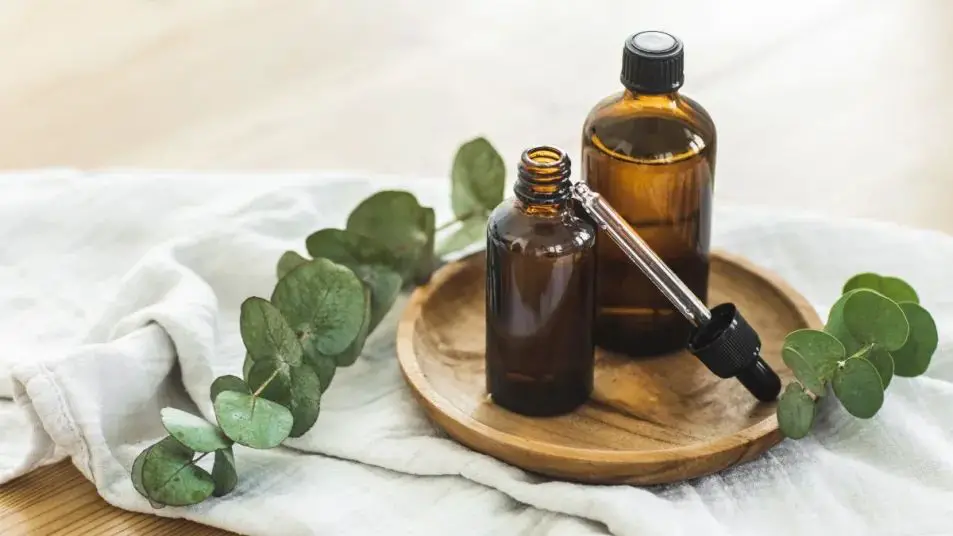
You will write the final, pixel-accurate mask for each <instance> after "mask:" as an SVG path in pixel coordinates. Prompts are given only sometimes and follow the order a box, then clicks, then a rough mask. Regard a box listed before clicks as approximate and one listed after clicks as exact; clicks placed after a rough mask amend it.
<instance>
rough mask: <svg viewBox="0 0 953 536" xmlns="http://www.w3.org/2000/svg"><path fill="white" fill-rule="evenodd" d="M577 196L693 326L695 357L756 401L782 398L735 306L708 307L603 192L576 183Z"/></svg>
mask: <svg viewBox="0 0 953 536" xmlns="http://www.w3.org/2000/svg"><path fill="white" fill-rule="evenodd" d="M573 196H574V198H575V200H576V201H577V202H578V203H579V205H577V206H578V207H581V208H582V209H584V210H585V212H586V213H587V214H588V215H589V216H591V217H592V219H593V220H594V221H595V222H596V223H598V224H599V227H600V228H601V229H602V230H603V231H605V233H606V234H607V235H609V238H611V239H612V241H613V242H615V243H616V244H617V245H618V246H619V248H620V249H621V250H622V252H623V253H625V256H626V257H628V258H629V260H631V261H632V263H633V264H635V265H636V266H638V267H639V270H641V271H642V273H643V274H645V276H646V277H648V278H649V280H650V281H651V282H652V284H654V285H655V286H656V288H658V289H659V291H661V292H662V294H663V295H664V296H665V298H666V299H668V300H669V301H670V302H671V303H672V305H674V306H675V307H677V308H678V311H679V312H680V313H682V315H683V316H684V317H685V318H686V319H687V320H688V321H689V322H690V323H691V324H692V326H694V330H693V331H692V335H691V338H690V339H689V341H688V349H689V351H691V352H692V353H693V354H695V357H697V358H698V359H700V360H701V362H702V363H704V364H705V366H706V367H708V369H709V370H711V371H712V372H713V373H715V375H717V376H719V377H721V378H738V381H740V382H741V384H742V385H744V386H745V388H746V389H748V391H750V392H751V394H752V395H754V396H755V397H756V398H758V400H761V401H763V402H771V401H772V400H775V399H776V398H777V397H778V393H780V392H781V379H780V378H778V375H777V374H775V373H774V371H773V370H771V367H769V366H768V364H767V363H765V362H764V360H763V359H761V339H760V338H758V334H757V333H756V332H755V331H754V329H753V328H752V327H751V326H750V325H749V324H748V322H747V321H746V320H745V319H744V317H743V316H741V313H739V312H738V308H737V307H735V306H734V304H731V303H723V304H721V305H718V306H716V307H715V308H713V309H711V310H710V311H709V310H708V307H707V306H706V305H705V304H704V303H703V302H702V301H701V300H700V299H698V296H695V295H694V294H693V293H692V291H691V289H689V288H688V287H687V286H686V285H685V282H684V281H682V280H681V279H679V278H678V276H677V275H675V272H673V271H672V269H671V268H669V267H668V266H666V265H665V263H664V262H662V259H660V258H659V256H658V255H656V254H655V252H654V251H652V248H650V247H649V245H648V244H646V243H645V241H644V240H642V238H641V237H640V236H639V233H637V232H635V229H633V228H632V226H631V225H629V223H628V222H627V221H625V219H623V218H622V216H620V215H619V213H618V212H616V211H615V209H613V208H612V207H611V206H610V205H609V203H607V202H606V200H605V199H604V198H603V197H602V196H601V195H599V194H598V193H596V192H594V191H592V189H591V188H589V187H588V186H587V185H585V184H583V183H578V184H576V185H575V186H573Z"/></svg>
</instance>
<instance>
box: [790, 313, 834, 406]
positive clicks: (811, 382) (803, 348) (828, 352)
mask: <svg viewBox="0 0 953 536" xmlns="http://www.w3.org/2000/svg"><path fill="white" fill-rule="evenodd" d="M792 351H793V352H794V354H792V355H790V357H789V356H788V354H791V352H792ZM781 356H782V358H783V359H784V362H785V363H786V364H787V365H788V367H790V368H791V370H792V371H794V375H795V376H797V378H798V380H800V381H801V383H802V384H804V386H806V387H807V388H808V389H810V390H811V391H812V392H813V393H814V394H816V395H818V396H823V395H824V392H825V388H824V386H825V385H826V383H827V382H828V381H830V379H831V378H832V377H833V376H834V369H836V368H837V363H838V362H840V361H842V360H843V359H844V358H845V357H846V351H845V349H844V345H843V344H842V343H841V342H840V341H839V340H837V339H836V338H835V337H834V336H833V335H831V334H830V333H826V332H823V331H819V330H816V329H799V330H797V331H792V332H791V333H789V334H788V335H787V337H785V339H784V346H783V347H782V350H781ZM789 360H790V361H791V362H790V363H789V362H788V361H789Z"/></svg>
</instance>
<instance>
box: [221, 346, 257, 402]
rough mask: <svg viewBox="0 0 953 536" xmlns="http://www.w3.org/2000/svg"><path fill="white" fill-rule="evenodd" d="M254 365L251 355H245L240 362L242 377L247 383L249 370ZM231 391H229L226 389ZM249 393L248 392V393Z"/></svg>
mask: <svg viewBox="0 0 953 536" xmlns="http://www.w3.org/2000/svg"><path fill="white" fill-rule="evenodd" d="M254 365H255V360H254V359H252V356H251V354H249V353H246V354H245V361H244V362H242V377H243V378H245V381H246V382H247V381H248V373H249V371H251V368H252V367H253V366H254ZM228 390H231V389H228ZM249 392H250V391H249ZM212 402H215V399H214V398H213V399H212Z"/></svg>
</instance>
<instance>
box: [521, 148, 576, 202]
mask: <svg viewBox="0 0 953 536" xmlns="http://www.w3.org/2000/svg"><path fill="white" fill-rule="evenodd" d="M571 167H572V166H571V163H570V161H569V156H567V155H566V153H564V152H562V151H561V150H559V149H556V148H555V147H547V146H542V147H534V148H532V149H527V150H526V151H524V152H523V155H522V156H521V157H520V163H519V166H518V167H517V179H516V184H515V185H514V186H513V192H514V193H515V194H516V198H517V199H518V200H519V202H520V204H521V208H522V209H523V211H524V212H526V213H528V214H532V215H540V216H555V215H558V214H559V213H560V212H561V211H562V210H563V209H565V208H566V206H567V205H568V202H569V198H570V196H571V195H572V183H571V182H570V181H569V174H570V171H571Z"/></svg>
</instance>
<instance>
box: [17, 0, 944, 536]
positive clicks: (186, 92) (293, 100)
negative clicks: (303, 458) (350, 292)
mask: <svg viewBox="0 0 953 536" xmlns="http://www.w3.org/2000/svg"><path fill="white" fill-rule="evenodd" d="M649 27H652V28H658V29H667V30H669V31H672V32H673V33H676V34H677V35H679V36H680V37H682V38H683V39H684V41H685V42H686V51H687V56H686V65H687V67H686V70H687V74H686V76H687V83H686V86H685V88H684V90H685V92H686V93H687V94H689V95H691V96H693V97H695V98H696V99H698V100H699V101H701V102H702V103H704V104H705V106H706V107H707V108H708V109H709V110H710V111H711V113H712V115H713V116H714V118H715V121H716V123H717V125H718V129H719V157H718V173H717V179H716V199H717V202H718V203H721V204H734V203H745V204H762V205H766V206H769V207H772V206H773V207H784V208H795V209H800V210H806V211H813V212H819V213H823V214H837V215H847V216H857V217H866V218H877V219H885V220H891V221H896V222H899V223H903V224H908V225H914V226H920V227H929V228H934V229H940V230H944V231H948V232H949V231H953V212H951V211H949V209H948V203H949V200H950V199H951V198H953V180H950V176H951V174H953V166H951V164H950V160H949V159H948V157H947V154H948V149H947V146H948V144H949V141H950V136H949V125H951V124H953V99H949V98H948V95H949V94H950V93H951V92H953V2H948V1H946V0H909V1H905V2H889V3H887V2H883V3H871V2H864V1H862V0H839V1H838V0H833V1H832V0H802V1H799V2H792V3H784V4H783V5H781V4H778V3H776V2H759V1H756V0H744V1H743V2H737V3H732V4H731V6H730V7H728V6H726V5H724V4H722V3H712V2H707V1H702V0H692V1H681V2H653V1H650V0H602V1H593V2H587V3H553V2H545V1H543V0H538V1H531V0H511V1H507V2H493V1H483V2H463V1H446V0H420V1H418V2H415V3H414V4H413V6H412V7H408V6H405V5H403V4H401V3H397V2H380V1H379V0H349V1H348V2H333V1H331V0H269V1H265V0H204V1H202V2H184V1H183V2H148V1H145V0H139V1H129V0H99V1H98V2H97V5H96V8H95V9H90V8H89V6H88V2H86V1H84V0H5V1H3V2H0V51H2V52H0V170H13V169H24V168H36V167H45V166H72V167H81V168H104V167H114V166H119V167H139V168H177V169H208V170H213V169H241V170H251V169H261V170H270V169H317V168H324V169H328V168H333V169H342V168H346V169H355V170H367V171H372V172H382V173H412V174H418V175H428V176H435V177H443V176H445V175H446V173H447V170H448V167H449V163H450V158H451V156H452V154H453V151H454V150H455V148H456V147H457V146H458V145H459V143H461V142H462V141H464V140H466V139H468V138H470V137H473V136H476V135H481V134H483V135H486V136H488V137H489V138H490V139H491V141H493V143H494V144H495V145H496V146H497V148H498V149H499V150H500V151H501V152H502V153H503V155H504V157H505V158H506V159H507V160H508V161H509V162H513V161H514V159H515V158H516V157H517V156H518V154H519V152H520V151H521V150H522V149H523V148H525V147H527V146H529V145H532V144H538V143H549V144H555V145H559V146H562V147H563V148H564V149H566V150H567V151H568V152H569V153H570V154H578V150H579V139H580V134H579V129H580V126H581V123H582V120H583V118H584V116H585V114H586V113H587V111H588V110H589V108H590V107H591V106H592V105H593V103H594V102H595V101H596V100H598V99H599V98H601V97H602V96H604V95H605V94H607V93H610V92H613V91H615V90H616V89H617V79H618V70H619V55H620V48H621V43H622V40H623V39H624V38H625V36H626V35H627V34H629V33H631V32H633V31H636V30H639V29H643V28H649ZM510 176H511V177H512V173H511V174H510ZM84 523H87V524H85V525H84ZM84 527H85V528H84ZM201 530H202V529H200V528H199V527H198V526H197V525H193V524H188V523H184V522H171V521H166V520H161V519H157V518H153V517H148V516H141V515H133V514H128V513H123V512H120V511H118V510H116V509H114V508H111V507H109V506H108V505H106V503H104V502H103V501H102V500H101V499H99V498H98V497H97V496H96V495H95V493H94V490H93V487H92V486H91V485H90V484H88V483H86V482H85V481H84V480H83V479H82V477H80V476H79V474H78V473H77V472H76V471H75V470H73V469H72V468H71V467H69V466H68V465H66V464H60V465H57V466H54V467H51V468H47V469H44V470H42V471H38V472H36V473H34V474H32V475H28V476H26V477H23V478H21V479H19V480H17V481H15V482H13V483H10V484H8V485H7V486H5V487H4V488H3V489H2V490H0V533H2V534H4V536H7V535H12V534H27V533H29V534H70V533H73V534H119V533H123V534H206V533H207V534H213V533H215V531H207V532H200V531H201ZM71 531H72V532H71Z"/></svg>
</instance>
